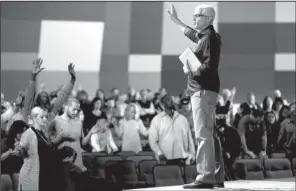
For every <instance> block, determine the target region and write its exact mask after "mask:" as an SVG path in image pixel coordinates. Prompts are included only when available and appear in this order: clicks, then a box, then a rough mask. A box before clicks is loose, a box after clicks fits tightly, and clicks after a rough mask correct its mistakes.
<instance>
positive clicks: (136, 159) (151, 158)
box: [126, 156, 154, 168]
mask: <svg viewBox="0 0 296 191" xmlns="http://www.w3.org/2000/svg"><path fill="white" fill-rule="evenodd" d="M153 159H154V158H153V156H128V157H127V158H126V160H132V161H134V162H135V163H136V167H137V168H139V163H140V162H141V161H143V160H153Z"/></svg>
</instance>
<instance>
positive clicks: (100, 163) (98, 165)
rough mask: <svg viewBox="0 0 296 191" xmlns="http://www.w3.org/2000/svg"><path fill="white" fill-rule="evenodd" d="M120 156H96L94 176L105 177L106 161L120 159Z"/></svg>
mask: <svg viewBox="0 0 296 191" xmlns="http://www.w3.org/2000/svg"><path fill="white" fill-rule="evenodd" d="M121 160H122V159H121V157H120V156H103V157H96V158H95V164H94V167H95V169H96V174H95V176H97V177H99V178H105V170H104V169H105V164H106V162H108V161H121Z"/></svg>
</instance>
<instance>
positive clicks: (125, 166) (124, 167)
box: [115, 160, 138, 182]
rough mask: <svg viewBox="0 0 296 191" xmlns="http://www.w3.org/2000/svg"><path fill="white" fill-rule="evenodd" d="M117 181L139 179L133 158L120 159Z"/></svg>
mask: <svg viewBox="0 0 296 191" xmlns="http://www.w3.org/2000/svg"><path fill="white" fill-rule="evenodd" d="M117 167H118V168H117V172H116V175H115V177H116V182H125V181H134V182H136V181H138V174H137V171H136V164H135V162H134V161H132V160H124V161H120V162H119V163H118V164H117Z"/></svg>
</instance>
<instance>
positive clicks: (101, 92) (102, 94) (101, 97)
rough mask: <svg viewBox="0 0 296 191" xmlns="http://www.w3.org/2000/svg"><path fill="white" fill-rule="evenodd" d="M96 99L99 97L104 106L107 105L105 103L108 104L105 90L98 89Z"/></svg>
mask: <svg viewBox="0 0 296 191" xmlns="http://www.w3.org/2000/svg"><path fill="white" fill-rule="evenodd" d="M95 97H97V98H99V99H100V100H102V105H104V104H105V102H106V97H105V93H104V91H103V89H98V90H97V91H96V95H95Z"/></svg>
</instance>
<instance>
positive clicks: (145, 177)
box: [139, 160, 157, 187]
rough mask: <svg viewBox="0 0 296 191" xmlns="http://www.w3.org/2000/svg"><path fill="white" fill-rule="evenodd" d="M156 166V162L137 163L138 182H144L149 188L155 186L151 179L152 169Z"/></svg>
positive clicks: (144, 161) (143, 161)
mask: <svg viewBox="0 0 296 191" xmlns="http://www.w3.org/2000/svg"><path fill="white" fill-rule="evenodd" d="M156 165H157V161H156V160H142V161H140V162H139V180H141V181H145V182H146V184H148V185H150V187H153V186H154V185H155V183H154V179H153V167H154V166H156Z"/></svg>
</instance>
